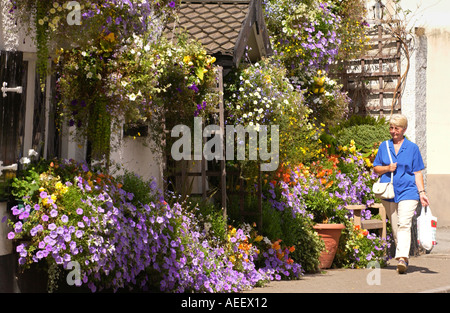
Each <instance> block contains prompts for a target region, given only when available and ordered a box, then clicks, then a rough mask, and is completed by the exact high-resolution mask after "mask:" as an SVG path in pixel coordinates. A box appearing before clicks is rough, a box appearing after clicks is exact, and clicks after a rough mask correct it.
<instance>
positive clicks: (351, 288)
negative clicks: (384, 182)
mask: <svg viewBox="0 0 450 313" xmlns="http://www.w3.org/2000/svg"><path fill="white" fill-rule="evenodd" d="M437 242H438V244H437V245H436V246H435V247H434V248H433V250H432V251H431V253H430V254H423V255H420V256H418V257H411V258H410V262H409V263H410V264H409V268H408V272H407V273H406V274H404V275H399V274H398V273H397V271H396V268H397V267H396V266H397V262H396V261H395V260H391V261H390V262H389V264H388V266H387V267H383V268H381V269H330V270H326V271H325V272H323V273H317V274H306V275H304V276H303V277H302V279H300V280H295V281H274V282H270V283H269V284H267V285H266V286H265V287H262V288H255V289H253V290H250V291H247V292H246V293H421V292H426V293H443V292H447V293H450V228H438V230H437Z"/></svg>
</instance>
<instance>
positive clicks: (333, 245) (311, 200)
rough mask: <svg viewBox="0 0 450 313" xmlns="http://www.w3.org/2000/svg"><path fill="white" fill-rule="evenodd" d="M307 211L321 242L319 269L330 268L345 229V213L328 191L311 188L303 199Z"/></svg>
mask: <svg viewBox="0 0 450 313" xmlns="http://www.w3.org/2000/svg"><path fill="white" fill-rule="evenodd" d="M305 200H306V205H307V210H308V211H309V212H310V213H311V214H312V215H313V221H314V222H316V224H315V225H314V226H313V227H314V230H316V231H317V233H318V234H319V236H320V237H321V239H322V240H323V242H324V243H325V249H324V250H323V251H322V253H321V255H320V257H319V261H320V265H319V268H321V269H326V268H330V267H331V265H332V263H333V260H334V256H335V255H336V252H337V248H338V246H339V239H340V237H341V232H342V230H343V229H344V228H345V219H346V218H345V212H344V210H343V208H342V207H341V206H340V205H339V199H338V198H337V197H333V196H332V195H330V194H329V192H328V191H325V190H320V189H315V188H311V189H310V191H309V192H308V195H307V196H306V197H305Z"/></svg>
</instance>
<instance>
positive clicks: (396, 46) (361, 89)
mask: <svg viewBox="0 0 450 313" xmlns="http://www.w3.org/2000/svg"><path fill="white" fill-rule="evenodd" d="M386 29H387V28H386V25H383V24H379V25H374V26H372V27H371V28H370V30H369V31H368V33H367V36H368V38H369V41H368V44H367V47H366V48H367V49H366V52H365V55H364V56H363V57H361V58H360V59H357V60H351V61H347V62H346V63H345V64H344V71H343V72H341V73H340V78H341V79H342V83H343V85H344V89H345V90H346V91H348V95H349V96H350V98H351V99H352V103H351V104H350V107H349V113H350V114H351V115H353V114H359V115H373V116H388V115H390V113H391V110H392V109H393V110H392V112H393V113H399V112H400V111H401V90H402V84H401V76H402V68H401V49H400V42H398V41H397V40H396V39H395V38H394V37H393V36H392V35H390V34H389V32H388V31H387V30H386ZM394 96H395V98H397V100H396V101H393V99H394ZM393 104H394V105H393ZM392 105H393V108H392Z"/></svg>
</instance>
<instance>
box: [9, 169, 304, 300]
mask: <svg viewBox="0 0 450 313" xmlns="http://www.w3.org/2000/svg"><path fill="white" fill-rule="evenodd" d="M47 164H48V163H47ZM39 169H42V170H39ZM26 177H35V179H33V180H28V179H26ZM128 182H129V180H123V179H121V178H113V177H112V176H109V175H106V174H104V173H102V172H101V171H99V170H98V169H91V168H89V167H88V166H87V165H86V164H84V163H83V164H78V163H75V162H73V161H64V162H56V161H53V162H51V163H50V164H48V166H44V165H43V164H41V165H40V166H36V167H35V166H33V167H30V168H28V169H27V172H26V174H23V176H22V177H21V178H16V179H15V184H14V186H15V187H14V188H15V194H16V195H19V194H21V195H23V201H24V203H23V204H19V205H16V206H14V207H13V208H12V214H13V216H14V220H11V221H10V225H11V227H12V231H11V232H10V233H9V234H8V239H10V240H14V241H15V242H16V243H17V244H16V251H17V253H18V255H19V264H20V265H21V267H22V268H23V269H26V268H28V267H29V266H30V265H31V264H34V263H39V264H44V265H45V266H47V267H48V268H49V269H50V268H55V267H56V268H57V269H58V270H59V271H64V269H67V267H68V265H71V264H74V263H75V262H76V264H78V265H79V269H80V273H79V277H80V278H79V280H75V282H74V283H75V285H76V286H87V287H89V288H90V290H91V291H92V292H96V291H100V290H104V289H106V290H112V291H117V290H119V289H124V288H125V289H129V290H133V289H139V290H158V291H163V292H187V291H194V292H237V291H241V290H245V289H248V288H252V287H254V286H257V285H261V284H263V283H264V282H267V281H270V280H273V279H280V277H279V275H280V274H282V275H284V276H285V277H291V278H299V277H300V276H301V275H302V273H303V271H302V269H301V266H300V265H299V264H296V263H294V262H293V261H292V259H290V258H289V257H288V254H289V253H288V251H293V249H294V248H293V247H291V248H290V250H289V249H288V250H286V251H282V250H281V249H279V248H280V247H278V244H275V243H274V244H269V245H264V246H263V245H257V244H256V243H257V242H259V241H260V240H258V239H255V238H256V237H258V235H256V237H254V238H252V237H251V236H252V235H251V233H252V234H255V233H254V231H253V230H252V228H251V227H249V226H248V227H247V226H246V227H244V228H235V227H230V229H229V231H228V232H227V234H228V237H227V238H228V239H227V240H226V241H225V242H223V241H221V240H220V239H218V238H215V237H211V236H210V235H208V232H207V231H206V230H205V229H202V228H201V227H200V226H201V223H200V222H199V218H198V217H197V216H196V215H195V214H194V212H193V211H190V210H187V209H186V207H184V206H183V205H182V204H180V203H178V202H174V203H172V204H168V203H167V202H166V201H165V200H164V196H163V195H162V194H161V193H160V192H159V191H158V190H157V189H156V188H155V187H156V186H155V185H154V183H153V182H149V183H148V185H147V186H148V187H147V188H148V189H146V190H145V191H144V194H145V195H143V194H142V193H141V194H139V197H138V198H135V195H134V194H133V193H132V192H130V191H128V190H127V189H129V187H128V186H127V184H128ZM143 199H147V200H149V199H151V201H150V202H148V203H145V202H146V201H144V200H143ZM141 201H143V202H141ZM252 241H253V242H254V243H255V245H252ZM221 242H223V243H221ZM273 251H277V254H275V253H274V252H273ZM261 258H263V261H261ZM264 260H266V261H264ZM260 263H263V264H265V265H264V266H262V267H258V266H257V265H256V264H260ZM51 282H52V284H51V285H49V288H51V290H56V288H57V286H55V284H56V283H57V282H53V281H51Z"/></svg>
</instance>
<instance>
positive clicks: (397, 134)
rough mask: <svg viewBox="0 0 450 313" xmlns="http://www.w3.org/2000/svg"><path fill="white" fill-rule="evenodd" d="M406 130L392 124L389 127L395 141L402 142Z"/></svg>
mask: <svg viewBox="0 0 450 313" xmlns="http://www.w3.org/2000/svg"><path fill="white" fill-rule="evenodd" d="M405 131H406V128H403V127H400V126H396V125H393V124H391V125H390V126H389V132H390V133H391V136H392V139H394V140H402V139H403V135H404V134H405Z"/></svg>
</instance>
